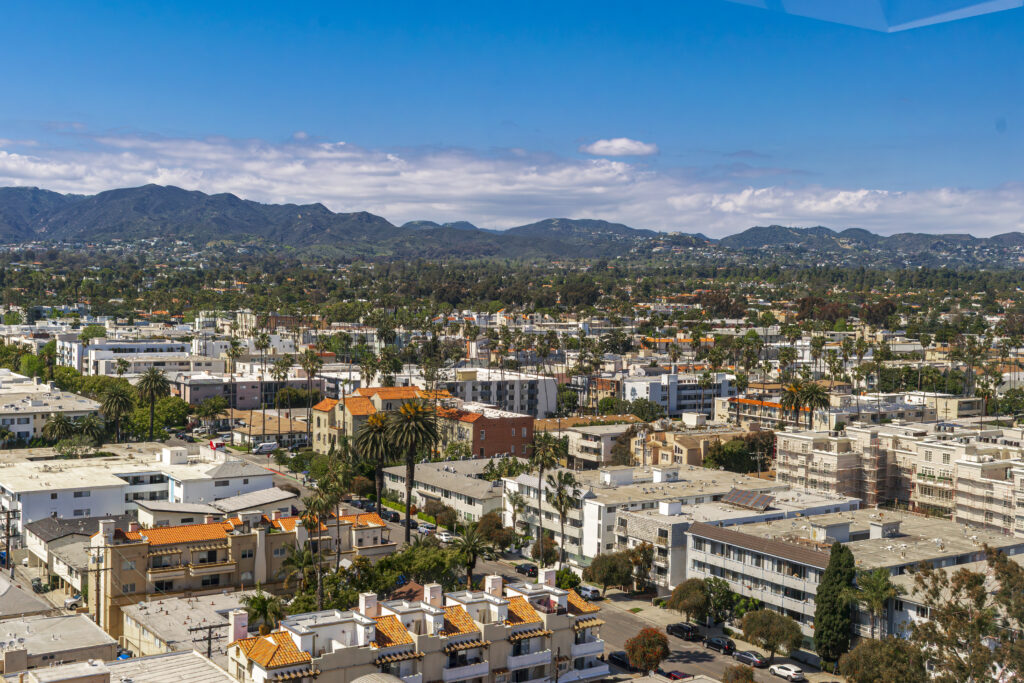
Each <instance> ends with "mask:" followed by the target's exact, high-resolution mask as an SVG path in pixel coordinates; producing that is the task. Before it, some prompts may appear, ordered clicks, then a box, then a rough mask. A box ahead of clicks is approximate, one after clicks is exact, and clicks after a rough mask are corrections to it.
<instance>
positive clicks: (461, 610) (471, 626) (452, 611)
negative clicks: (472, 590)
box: [442, 605, 480, 636]
mask: <svg viewBox="0 0 1024 683" xmlns="http://www.w3.org/2000/svg"><path fill="white" fill-rule="evenodd" d="M479 631H480V629H479V628H477V625H476V623H474V622H473V620H472V619H470V618H469V614H468V613H467V612H466V608H465V607H463V606H462V605H451V606H450V607H445V608H444V631H443V633H442V635H445V636H459V635H463V634H466V633H477V632H479Z"/></svg>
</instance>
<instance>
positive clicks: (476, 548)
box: [451, 523, 496, 589]
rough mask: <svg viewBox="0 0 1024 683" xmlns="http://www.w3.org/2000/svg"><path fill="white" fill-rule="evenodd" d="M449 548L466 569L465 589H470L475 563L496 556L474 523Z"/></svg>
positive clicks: (492, 546)
mask: <svg viewBox="0 0 1024 683" xmlns="http://www.w3.org/2000/svg"><path fill="white" fill-rule="evenodd" d="M451 547H452V549H453V550H454V551H455V552H456V553H457V554H458V555H459V557H460V558H461V559H462V566H463V567H465V568H466V588H468V589H472V588H473V570H474V569H476V561H477V560H478V559H480V558H481V557H482V558H484V559H485V560H489V559H493V558H494V557H495V555H496V552H495V550H494V545H493V544H492V543H491V542H490V541H489V540H487V539H486V538H485V537H484V535H483V534H482V533H481V532H480V531H479V530H478V529H477V525H476V523H473V524H470V525H469V527H468V528H467V529H466V530H465V532H464V533H463V534H462V536H461V537H459V538H456V539H455V540H454V541H452V545H451Z"/></svg>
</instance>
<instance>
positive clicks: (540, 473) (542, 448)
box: [530, 432, 558, 567]
mask: <svg viewBox="0 0 1024 683" xmlns="http://www.w3.org/2000/svg"><path fill="white" fill-rule="evenodd" d="M557 453H558V449H557V447H556V445H555V437H553V436H551V435H550V434H548V433H547V432H543V433H541V434H535V435H534V439H533V451H532V452H531V453H530V465H531V466H532V467H533V468H534V469H536V470H537V538H538V539H540V538H542V537H543V536H544V502H543V501H544V470H547V469H551V468H552V467H554V466H555V465H557V464H558V459H557ZM542 559H543V558H542ZM543 566H544V565H543V564H541V567H543Z"/></svg>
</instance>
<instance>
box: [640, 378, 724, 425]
mask: <svg viewBox="0 0 1024 683" xmlns="http://www.w3.org/2000/svg"><path fill="white" fill-rule="evenodd" d="M735 395H736V377H735V376H734V375H730V374H727V373H724V372H719V373H716V374H714V375H712V376H711V383H710V386H701V376H700V375H697V374H692V373H686V374H683V373H678V374H667V375H655V376H653V377H626V378H624V379H623V380H622V398H623V399H625V400H627V401H635V400H637V399H640V398H645V399H647V400H648V401H651V402H652V403H656V404H657V405H659V406H661V409H662V410H664V411H665V414H666V415H667V416H669V417H679V416H680V415H682V414H683V413H703V414H704V415H706V416H707V417H711V416H712V415H713V413H714V407H715V399H717V398H729V397H730V396H735Z"/></svg>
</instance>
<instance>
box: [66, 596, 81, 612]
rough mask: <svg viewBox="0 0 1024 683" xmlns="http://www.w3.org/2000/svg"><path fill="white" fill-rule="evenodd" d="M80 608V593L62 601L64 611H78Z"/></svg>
mask: <svg viewBox="0 0 1024 683" xmlns="http://www.w3.org/2000/svg"><path fill="white" fill-rule="evenodd" d="M81 606H82V596H81V594H80V593H76V594H75V595H72V596H71V597H70V598H67V599H66V600H64V609H78V608H79V607H81Z"/></svg>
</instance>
